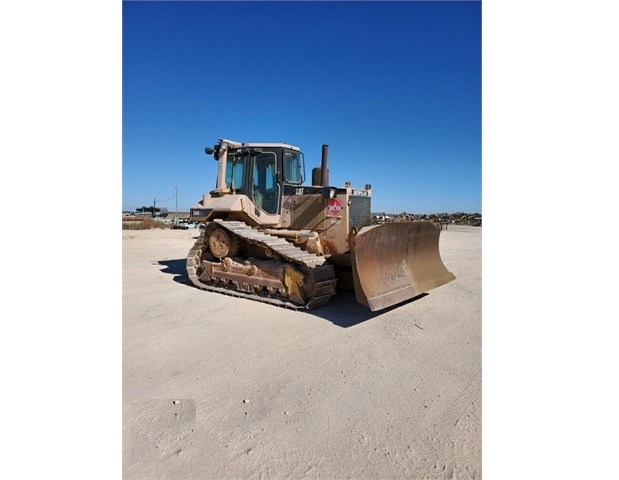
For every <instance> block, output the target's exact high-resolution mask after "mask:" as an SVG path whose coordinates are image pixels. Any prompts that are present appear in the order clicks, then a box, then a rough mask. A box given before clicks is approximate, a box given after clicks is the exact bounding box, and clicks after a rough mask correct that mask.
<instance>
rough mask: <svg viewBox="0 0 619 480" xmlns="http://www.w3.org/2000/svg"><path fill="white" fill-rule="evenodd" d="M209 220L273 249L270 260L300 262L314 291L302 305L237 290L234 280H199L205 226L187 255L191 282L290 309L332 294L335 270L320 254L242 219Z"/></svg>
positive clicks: (314, 304) (312, 305) (314, 303)
mask: <svg viewBox="0 0 619 480" xmlns="http://www.w3.org/2000/svg"><path fill="white" fill-rule="evenodd" d="M212 223H213V224H217V226H219V227H221V228H223V229H225V230H227V231H228V232H230V233H231V234H233V235H235V236H236V237H237V238H239V239H243V240H244V241H246V242H248V243H251V244H254V245H260V246H264V247H267V248H269V249H270V250H271V251H272V252H273V259H272V261H273V262H278V263H280V264H281V263H286V262H288V263H291V264H294V265H297V266H300V267H301V268H302V269H303V270H304V271H305V272H307V275H312V276H313V280H314V285H315V288H314V295H313V296H312V297H311V298H310V299H309V300H308V301H307V302H306V303H305V304H304V305H299V304H297V303H294V302H292V301H290V300H289V299H287V298H285V297H281V296H277V295H271V294H267V293H266V292H265V291H261V292H259V293H246V292H243V291H239V290H238V285H235V284H234V282H232V283H230V284H228V285H226V286H221V285H218V284H217V283H216V282H203V281H202V280H200V278H199V272H198V270H199V268H200V266H201V260H202V252H203V251H204V248H205V240H206V231H207V229H206V228H204V229H202V232H201V234H200V237H199V238H198V239H197V241H196V243H195V244H194V246H193V247H192V248H191V250H190V251H189V254H188V256H187V274H188V277H189V281H190V282H191V284H192V285H193V286H195V287H197V288H199V289H201V290H206V291H210V292H217V293H222V294H224V295H230V296H233V297H239V298H246V299H250V300H254V301H259V302H263V303H268V304H271V305H276V306H278V307H283V308H290V309H294V310H303V309H309V308H315V307H318V306H320V305H324V304H326V303H327V302H328V301H329V299H330V298H331V297H332V296H333V295H335V293H336V283H337V279H336V275H335V270H334V268H333V266H332V265H331V264H329V263H328V262H327V261H326V260H325V259H324V257H321V256H318V255H314V254H310V253H308V252H306V251H304V250H302V249H300V248H298V247H296V246H294V245H293V244H292V243H290V242H288V241H286V240H284V239H283V238H279V237H274V236H272V235H267V234H265V233H262V232H260V231H258V230H256V229H254V228H252V227H250V226H249V225H247V224H245V223H243V222H239V221H230V220H221V219H216V220H214V221H213V222H212Z"/></svg>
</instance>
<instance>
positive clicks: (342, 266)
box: [187, 139, 455, 311]
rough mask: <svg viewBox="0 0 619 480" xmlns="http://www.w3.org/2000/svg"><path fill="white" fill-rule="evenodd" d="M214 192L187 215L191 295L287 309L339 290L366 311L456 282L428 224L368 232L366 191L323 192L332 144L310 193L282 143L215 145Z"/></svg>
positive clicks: (300, 162) (299, 156)
mask: <svg viewBox="0 0 619 480" xmlns="http://www.w3.org/2000/svg"><path fill="white" fill-rule="evenodd" d="M205 153H206V154H207V155H213V157H214V158H215V160H216V161H217V162H219V166H218V174H217V182H216V187H215V189H214V190H213V191H211V192H210V193H208V194H205V195H203V198H202V199H201V200H200V201H198V202H197V203H196V204H195V205H194V206H193V207H192V208H191V212H190V218H191V220H199V221H200V222H203V224H204V226H203V228H202V229H201V234H200V236H199V238H198V240H197V241H196V243H195V245H194V246H193V247H192V249H191V250H190V252H189V254H188V256H187V274H188V277H189V280H190V282H191V283H192V284H193V285H194V286H195V287H197V288H200V289H203V290H207V291H212V292H218V293H223V294H228V295H233V296H237V297H242V298H248V299H252V300H258V301H261V302H266V303H269V304H273V305H278V306H282V307H288V308H293V309H308V308H314V307H318V306H320V305H324V304H325V303H327V302H328V301H329V299H330V298H331V297H332V296H334V295H335V294H336V293H337V292H338V291H341V290H352V291H354V293H355V298H356V299H357V302H359V303H361V304H363V305H365V306H367V307H368V308H369V309H370V310H372V311H377V310H381V309H384V308H387V307H390V306H393V305H397V304H399V303H401V302H404V301H406V300H409V299H411V298H414V297H416V296H419V295H421V294H423V293H426V292H428V291H429V290H432V289H434V288H437V287H440V286H441V285H445V284H446V283H448V282H451V281H452V280H454V279H455V276H454V275H453V274H452V273H451V272H450V271H448V270H447V268H446V267H445V265H444V264H443V262H442V260H441V257H440V253H439V236H440V233H441V230H440V228H437V227H436V226H435V225H434V224H432V223H431V222H426V221H414V222H397V223H383V224H381V225H372V213H371V196H372V190H371V185H369V184H368V185H365V186H364V188H353V187H352V186H351V185H350V182H345V185H344V186H343V187H333V186H329V180H328V176H329V170H328V167H327V157H328V145H323V146H322V159H321V165H320V167H316V168H313V169H312V182H311V183H312V184H311V185H304V182H305V160H304V156H303V153H302V152H301V150H300V149H299V148H298V147H295V146H293V145H288V144H286V143H240V142H236V141H232V140H226V139H219V141H218V143H217V144H216V145H214V146H213V147H207V148H205Z"/></svg>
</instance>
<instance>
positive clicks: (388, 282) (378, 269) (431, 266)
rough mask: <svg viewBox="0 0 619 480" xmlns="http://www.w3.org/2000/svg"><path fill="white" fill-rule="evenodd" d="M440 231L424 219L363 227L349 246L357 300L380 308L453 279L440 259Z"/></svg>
mask: <svg viewBox="0 0 619 480" xmlns="http://www.w3.org/2000/svg"><path fill="white" fill-rule="evenodd" d="M440 234H441V229H440V228H439V227H437V226H436V225H434V224H433V223H431V222H426V221H420V222H395V223H384V224H381V225H376V226H371V227H365V228H363V229H362V230H361V231H360V232H359V233H358V234H357V235H356V236H355V237H354V240H353V242H352V248H351V262H352V271H353V282H354V286H355V297H356V299H357V302H359V303H361V304H362V305H366V306H367V307H369V308H370V310H372V311H376V310H382V309H384V308H387V307H390V306H392V305H396V304H398V303H401V302H403V301H405V300H409V299H411V298H413V297H416V296H418V295H421V294H423V293H427V292H428V291H430V290H432V289H434V288H437V287H440V286H441V285H445V284H446V283H449V282H451V281H452V280H455V278H456V277H455V276H454V274H453V273H451V272H450V271H449V270H447V268H446V267H445V265H444V264H443V261H442V260H441V256H440V253H439V236H440Z"/></svg>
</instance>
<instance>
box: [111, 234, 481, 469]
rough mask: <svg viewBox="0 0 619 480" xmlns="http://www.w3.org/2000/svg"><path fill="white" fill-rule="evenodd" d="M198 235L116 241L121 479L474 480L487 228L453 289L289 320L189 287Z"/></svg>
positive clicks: (341, 298) (447, 248)
mask: <svg viewBox="0 0 619 480" xmlns="http://www.w3.org/2000/svg"><path fill="white" fill-rule="evenodd" d="M197 235H198V230H195V229H190V230H145V231H123V232H122V237H123V240H122V254H123V284H122V285H123V292H122V295H123V366H122V369H123V392H122V396H123V461H122V465H123V478H125V479H127V480H129V479H146V478H159V479H271V478H281V479H295V478H324V479H344V478H354V479H375V478H376V479H377V478H386V479H387V478H388V479H398V478H403V479H404V478H406V479H479V478H481V455H482V452H481V411H482V410H481V407H482V406H481V398H482V391H481V378H482V371H481V370H482V355H481V338H482V335H481V334H482V332H481V325H482V321H481V320H482V319H481V316H482V312H481V310H482V303H481V300H482V292H481V289H482V287H481V285H482V279H481V273H482V264H481V257H482V255H481V244H482V229H481V228H480V227H470V226H455V225H450V226H449V229H448V230H444V231H443V232H442V233H441V240H440V247H441V256H442V258H443V261H444V263H445V265H446V266H447V268H448V269H449V270H450V271H452V272H453V273H454V274H455V275H456V280H455V281H453V282H451V283H449V284H447V285H444V286H442V287H439V288H438V289H436V290H433V291H432V292H431V293H430V294H429V295H427V296H425V297H423V298H420V299H418V300H416V301H413V302H408V303H405V304H403V305H401V306H398V307H397V308H392V309H388V310H385V311H381V312H374V313H372V312H370V311H369V310H367V309H366V308H365V307H363V306H361V305H359V304H357V303H356V302H355V300H354V296H353V295H352V294H348V293H340V294H338V295H336V296H335V297H334V298H332V299H331V302H330V304H329V305H327V306H324V307H320V308H318V309H315V310H310V311H303V312H296V311H291V310H286V309H282V308H278V307H273V306H269V305H266V304H262V303H258V302H252V301H249V300H244V299H236V298H233V297H229V296H224V295H219V294H214V293H209V292H205V291H201V290H198V289H196V288H193V287H190V286H188V285H187V277H186V274H185V270H184V269H185V256H186V255H187V253H188V251H189V249H190V247H191V246H192V245H193V243H194V241H195V238H196V237H197Z"/></svg>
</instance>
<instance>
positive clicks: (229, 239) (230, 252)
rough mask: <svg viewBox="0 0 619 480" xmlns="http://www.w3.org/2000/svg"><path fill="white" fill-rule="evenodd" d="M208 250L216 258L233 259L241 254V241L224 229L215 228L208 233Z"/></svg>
mask: <svg viewBox="0 0 619 480" xmlns="http://www.w3.org/2000/svg"><path fill="white" fill-rule="evenodd" d="M206 248H207V250H208V252H209V253H210V254H211V255H213V256H214V257H215V258H219V259H222V258H225V257H233V256H234V255H236V254H237V253H239V239H238V238H237V237H236V236H235V235H234V234H233V233H230V232H228V231H227V230H225V229H223V228H220V227H213V228H211V229H210V230H209V231H208V232H207V233H206Z"/></svg>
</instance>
